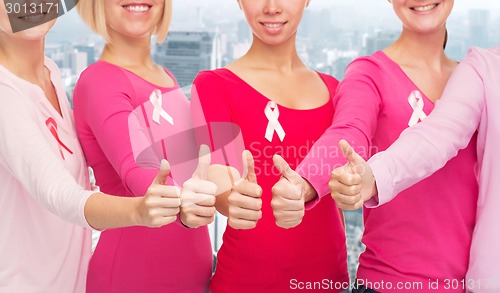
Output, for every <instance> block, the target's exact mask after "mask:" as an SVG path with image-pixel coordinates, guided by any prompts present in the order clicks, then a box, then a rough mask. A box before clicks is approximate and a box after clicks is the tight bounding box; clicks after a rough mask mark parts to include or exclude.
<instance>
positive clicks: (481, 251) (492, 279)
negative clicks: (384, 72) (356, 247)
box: [331, 46, 500, 293]
mask: <svg viewBox="0 0 500 293" xmlns="http://www.w3.org/2000/svg"><path fill="white" fill-rule="evenodd" d="M499 110H500V46H497V47H495V48H492V49H489V50H486V49H480V48H473V49H471V50H470V52H469V54H468V55H467V57H466V58H465V59H464V60H463V62H462V63H461V64H460V65H459V66H458V67H457V69H456V70H455V72H454V73H453V75H452V76H451V78H450V80H449V82H448V84H447V86H446V89H445V91H444V92H443V96H442V97H441V99H440V100H439V101H438V102H437V103H436V107H435V108H434V111H432V113H431V114H430V115H429V116H428V117H427V118H426V119H425V120H424V121H423V122H422V123H420V124H418V125H415V126H414V127H411V128H409V129H408V130H406V131H404V132H403V133H402V134H401V137H400V138H399V139H398V140H396V142H394V143H393V144H392V145H391V146H390V147H389V148H388V149H387V150H386V151H384V152H380V153H378V154H377V155H375V156H373V157H372V158H371V159H370V160H369V162H368V163H369V164H367V163H366V162H365V161H364V160H363V159H362V158H361V157H360V156H358V155H356V154H353V155H348V157H350V161H351V162H350V164H351V165H354V166H355V167H356V168H355V169H357V170H359V171H358V172H360V171H361V170H363V168H364V170H366V171H367V172H365V173H361V176H360V175H359V174H352V173H351V172H338V173H337V174H338V176H336V177H334V180H332V182H331V185H332V186H333V187H334V188H335V189H334V190H333V192H334V193H335V194H337V199H339V200H342V197H339V196H340V194H343V196H358V197H359V192H360V191H362V192H361V195H362V197H363V200H364V201H365V206H367V207H377V206H382V205H384V204H386V203H388V202H390V201H392V200H393V199H395V198H396V195H397V194H398V193H400V192H401V191H403V190H404V189H406V188H409V187H410V186H412V185H413V184H416V183H417V182H419V181H420V180H423V179H424V178H426V177H428V176H430V175H431V174H432V173H434V172H435V171H436V170H438V169H440V168H441V167H442V166H443V165H444V164H445V163H446V162H447V161H448V160H450V159H451V158H453V157H455V156H456V155H457V152H458V151H459V150H460V149H463V148H464V147H466V146H467V144H469V141H470V139H471V137H472V136H473V135H474V133H475V132H476V131H477V132H478V139H477V152H478V155H477V156H478V163H479V166H478V172H477V176H478V180H479V198H478V205H477V217H476V226H475V229H474V233H473V235H472V246H471V251H470V262H469V269H468V271H467V278H466V279H464V280H457V281H458V282H457V285H458V286H459V288H461V289H462V290H467V291H468V292H475V293H477V292H481V293H483V292H484V293H496V292H499V290H500V268H499V265H498V264H499V263H500V250H499V249H498V248H499V247H500V234H499V233H498V228H497V225H498V222H499V221H500V216H499V215H500V213H499V209H500V181H499V179H500V156H498V154H497V151H498V145H499V144H500V112H499ZM344 145H345V148H346V149H348V151H346V152H347V153H349V152H350V150H349V147H348V145H347V144H346V143H345V142H344ZM357 165H361V166H360V167H358V166H357ZM370 167H371V168H370ZM344 170H345V169H344ZM339 171H341V170H339ZM457 171H459V170H457ZM372 175H373V176H372ZM374 179H375V180H376V186H375V184H374ZM450 179H451V180H450V181H449V182H447V183H445V182H443V184H448V185H449V186H451V185H454V184H456V182H454V181H453V178H450ZM358 184H359V185H358ZM365 190H366V191H365ZM373 191H375V192H373ZM375 193H376V194H377V195H376V196H375V197H373V198H371V197H372V196H373V195H375ZM435 196H436V197H439V196H440V195H439V194H436V195H435ZM457 200H458V199H457ZM361 202H362V201H361ZM358 203H360V202H357V203H356V204H354V205H357V204H358ZM433 204H434V201H433V200H430V201H429V205H433ZM455 220H457V219H450V221H455ZM444 232H445V231H443V233H444Z"/></svg>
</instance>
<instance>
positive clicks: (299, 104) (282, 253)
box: [193, 0, 349, 293]
mask: <svg viewBox="0 0 500 293" xmlns="http://www.w3.org/2000/svg"><path fill="white" fill-rule="evenodd" d="M309 2H310V1H308V0H291V1H290V0H275V1H266V0H257V1H256V0H239V1H238V4H239V6H240V8H241V10H242V11H243V12H244V13H245V16H246V19H247V21H248V24H249V26H250V27H251V29H252V32H253V43H252V46H251V48H250V50H249V51H248V52H247V53H246V54H245V55H244V56H243V57H242V58H240V59H238V60H236V61H235V62H233V63H231V64H229V65H228V66H227V67H226V68H222V69H217V70H213V71H204V72H201V73H200V74H199V75H198V76H197V78H196V79H195V82H194V84H195V89H196V95H193V97H194V99H193V102H194V103H196V102H197V99H196V97H197V96H199V102H200V103H201V109H202V110H203V115H204V118H205V120H206V122H207V123H208V125H209V126H214V125H217V123H218V122H228V123H234V124H235V125H237V126H238V127H239V128H240V129H241V134H242V137H243V140H244V147H245V149H247V150H249V151H250V153H251V154H253V155H254V156H255V161H254V160H253V159H252V156H251V155H250V154H249V153H248V152H246V159H247V162H248V163H249V164H248V173H247V174H246V175H243V177H244V178H245V180H243V181H240V182H239V183H237V184H234V187H233V188H232V189H231V190H230V191H228V192H225V193H222V194H221V195H219V196H218V197H217V208H218V210H219V212H221V213H222V214H224V215H226V216H228V218H229V220H228V224H229V226H228V227H227V229H226V231H225V233H224V238H223V242H224V243H223V245H222V247H221V249H220V251H219V254H218V263H217V268H216V272H215V275H214V277H213V280H212V284H211V289H212V291H213V292H215V293H220V292H231V293H232V292H240V293H244V292H272V293H277V292H291V291H294V290H296V289H305V288H311V289H313V290H312V291H313V292H314V291H315V290H317V291H320V290H325V289H328V290H333V292H340V291H342V290H343V289H346V288H347V287H348V280H349V278H348V273H347V252H346V244H345V232H344V227H343V225H342V217H341V214H340V212H339V211H338V208H337V207H336V205H335V203H334V201H333V200H332V199H331V198H325V200H323V201H322V202H321V203H320V204H319V205H318V206H317V208H315V209H314V210H311V211H307V212H305V209H304V204H305V202H306V201H307V200H308V198H307V196H306V197H305V198H301V197H299V198H295V196H296V195H297V194H298V195H300V193H301V192H300V190H298V188H300V186H301V184H300V182H297V183H298V184H297V185H294V186H293V187H294V188H295V189H294V188H291V189H290V190H288V192H285V194H287V196H286V197H287V198H284V197H281V196H278V195H277V194H283V192H276V191H279V189H280V188H281V186H282V185H280V184H276V183H277V182H278V181H279V180H280V177H281V176H282V177H283V178H284V179H282V180H290V181H291V182H292V183H293V182H295V180H297V179H299V181H300V178H298V175H297V174H296V173H295V172H293V171H292V170H291V169H290V168H289V166H288V164H289V165H290V167H291V168H295V167H296V166H297V165H298V164H299V163H300V162H301V160H302V159H303V157H304V156H305V155H306V154H307V151H308V150H309V148H310V147H311V146H312V145H313V144H314V142H315V141H316V140H317V139H318V138H319V137H320V136H321V134H322V133H323V132H324V131H325V129H327V128H328V126H329V125H330V124H331V122H332V115H333V105H332V97H333V95H334V93H335V90H336V88H337V84H338V81H337V80H336V79H335V78H333V77H331V76H328V75H325V74H321V73H318V72H315V71H313V70H311V69H309V68H307V67H306V65H304V63H303V62H302V61H301V60H300V58H299V56H298V53H297V50H296V34H297V28H298V26H299V23H300V21H301V18H302V15H303V12H304V9H305V8H306V7H307V6H308V5H309ZM220 134H221V133H217V131H216V129H215V128H214V127H212V129H211V141H210V142H205V143H208V144H211V145H212V147H213V146H214V145H216V144H217V143H216V142H214V139H215V138H216V136H218V135H220ZM213 151H217V150H216V149H213ZM275 154H277V155H279V156H275ZM229 161H231V159H230V158H229V159H228V158H226V162H220V161H219V162H218V163H222V164H227V163H228V162H229ZM236 176H239V174H236ZM227 181H229V177H228V180H227ZM237 182H238V181H237ZM257 182H258V184H257ZM275 184H276V186H275ZM220 186H221V185H219V187H220ZM273 186H275V187H274V188H273ZM272 191H274V193H275V194H276V196H274V198H273V192H272ZM304 213H305V216H304V218H303V220H302V221H300V220H296V219H297V218H301V217H297V215H299V216H300V215H303V214H304ZM283 228H290V229H283ZM313 282H316V283H313ZM314 289H315V290H314Z"/></svg>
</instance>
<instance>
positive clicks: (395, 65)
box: [378, 50, 435, 105]
mask: <svg viewBox="0 0 500 293" xmlns="http://www.w3.org/2000/svg"><path fill="white" fill-rule="evenodd" d="M378 52H379V54H380V55H381V56H382V58H384V59H386V60H387V61H388V62H389V63H390V64H391V65H392V66H393V67H394V68H396V69H397V70H398V71H399V72H400V73H401V74H402V75H403V76H404V77H405V79H406V80H407V81H409V82H410V83H411V84H412V86H414V87H415V89H416V90H417V91H419V92H420V94H421V96H422V98H424V99H425V100H427V101H428V102H429V103H431V104H432V105H435V102H434V101H432V100H431V99H429V98H428V97H427V95H426V94H425V93H424V92H423V91H422V90H421V89H420V88H419V87H418V86H417V85H416V84H415V82H413V80H412V79H411V78H410V77H409V76H408V74H406V72H405V71H404V70H403V68H401V66H399V64H397V63H396V62H395V61H394V60H392V59H391V58H390V57H389V56H387V54H385V52H384V51H382V50H381V51H378Z"/></svg>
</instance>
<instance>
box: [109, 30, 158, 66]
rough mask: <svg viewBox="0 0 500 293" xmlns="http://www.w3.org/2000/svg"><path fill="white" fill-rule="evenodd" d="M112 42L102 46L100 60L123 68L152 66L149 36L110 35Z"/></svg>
mask: <svg viewBox="0 0 500 293" xmlns="http://www.w3.org/2000/svg"><path fill="white" fill-rule="evenodd" d="M111 39H112V42H109V43H107V44H106V46H105V47H104V50H103V53H102V55H101V60H104V61H107V62H110V63H113V64H116V65H118V66H121V67H124V68H134V67H143V66H146V67H148V68H153V67H154V63H153V60H152V59H151V38H150V37H142V38H126V37H123V36H112V37H111Z"/></svg>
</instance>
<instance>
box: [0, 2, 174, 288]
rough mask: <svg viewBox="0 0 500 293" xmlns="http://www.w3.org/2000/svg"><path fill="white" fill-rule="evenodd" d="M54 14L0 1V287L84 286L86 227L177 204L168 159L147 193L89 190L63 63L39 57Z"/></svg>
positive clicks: (169, 215)
mask: <svg viewBox="0 0 500 293" xmlns="http://www.w3.org/2000/svg"><path fill="white" fill-rule="evenodd" d="M52 11H53V12H55V10H54V9H53V10H52ZM9 17H10V19H12V22H9ZM55 17H56V15H54V14H47V13H45V14H41V13H40V14H39V15H35V16H33V15H31V16H28V17H27V16H26V15H22V14H16V13H15V12H13V13H12V14H10V15H9V14H8V13H7V9H6V6H5V3H4V1H3V0H0V104H1V107H0V186H1V188H0V222H1V223H2V224H1V225H0V292H2V293H4V292H5V293H11V292H16V293H17V292H19V293H31V292H74V293H84V292H85V278H86V275H87V265H88V261H89V258H90V254H91V228H95V229H106V228H116V227H123V226H132V225H141V226H150V227H159V226H163V225H166V224H169V223H172V222H173V221H175V219H176V215H177V214H178V212H179V205H180V200H179V191H178V188H176V187H172V186H170V187H169V186H163V184H164V183H165V181H166V178H167V175H168V172H169V171H168V165H167V164H166V162H165V163H163V165H164V167H162V169H161V171H160V172H159V174H158V176H157V177H156V179H155V178H154V177H153V178H151V181H153V184H152V185H150V186H149V184H148V186H149V187H148V188H147V190H146V189H145V190H144V193H146V196H145V197H138V198H123V197H117V196H109V195H106V194H104V193H101V192H96V191H90V187H91V186H90V183H89V177H88V172H87V167H86V164H85V159H84V156H83V153H82V151H81V148H80V145H79V143H78V140H77V137H76V132H75V128H74V123H73V113H72V111H71V109H70V106H69V102H68V100H67V98H66V95H65V93H64V88H63V85H62V84H61V76H60V73H59V70H58V68H57V66H56V65H55V63H54V62H52V61H51V60H50V59H48V58H46V57H44V43H45V36H46V34H47V32H48V31H49V30H50V28H51V27H52V26H53V25H54V23H55V20H54V19H55ZM36 21H40V22H39V23H36ZM13 26H14V27H17V28H19V27H21V28H26V29H25V30H23V31H20V32H17V33H13V29H12V27H13Z"/></svg>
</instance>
